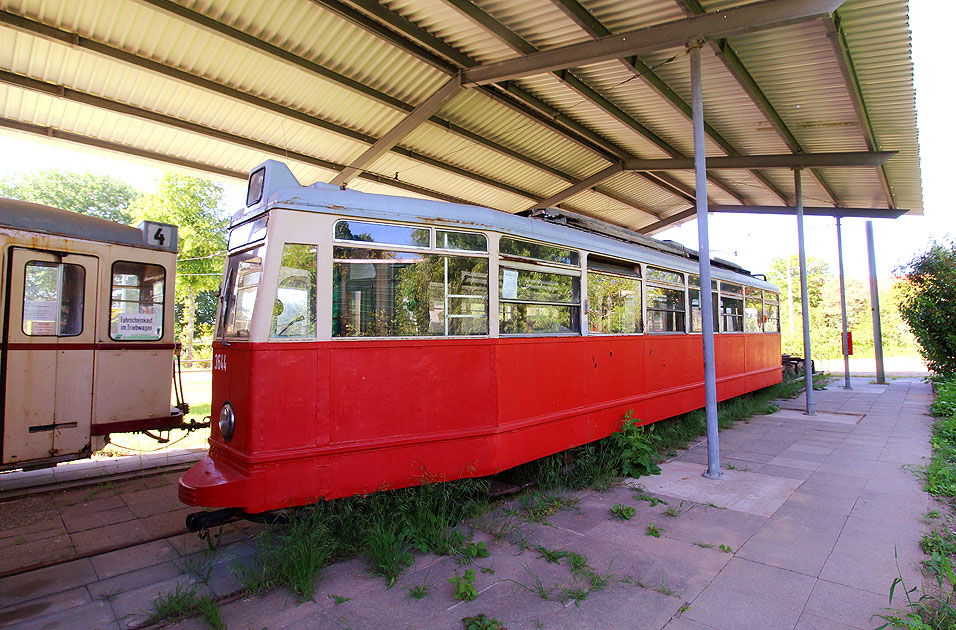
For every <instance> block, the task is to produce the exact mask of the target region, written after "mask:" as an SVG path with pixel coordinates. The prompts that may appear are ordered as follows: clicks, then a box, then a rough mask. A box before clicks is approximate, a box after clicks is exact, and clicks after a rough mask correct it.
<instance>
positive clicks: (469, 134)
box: [0, 0, 577, 182]
mask: <svg viewBox="0 0 956 630" xmlns="http://www.w3.org/2000/svg"><path fill="white" fill-rule="evenodd" d="M139 1H140V2H143V3H146V4H148V5H150V6H151V7H153V8H155V9H158V10H160V11H163V12H165V13H168V14H169V15H171V16H173V17H175V18H176V19H178V20H180V21H184V22H187V23H189V24H192V25H193V26H197V27H200V28H203V29H205V30H206V31H208V32H210V33H212V34H214V35H217V36H220V37H225V38H227V39H231V40H232V41H235V42H237V43H240V44H242V45H244V46H246V47H247V48H251V49H253V50H255V51H257V52H260V53H263V54H265V55H268V56H270V57H273V58H274V59H277V60H279V61H281V62H283V63H288V64H291V65H294V66H296V67H298V68H300V69H302V70H304V71H306V72H309V73H311V74H315V75H316V76H319V77H321V78H322V79H325V80H327V81H329V82H331V83H334V84H335V85H338V86H340V87H344V88H346V89H349V90H352V91H353V92H355V93H357V94H360V95H361V96H365V97H367V98H370V99H372V100H374V101H376V102H378V103H381V104H383V105H386V106H388V107H392V108H394V109H396V110H398V111H402V112H411V111H413V110H414V109H415V106H414V105H412V104H410V103H406V102H404V101H402V100H400V99H397V98H395V97H393V96H391V95H389V94H386V93H384V92H381V91H379V90H376V89H375V88H372V87H370V86H367V85H364V84H362V83H359V82H358V81H355V80H354V79H351V78H349V77H347V76H345V75H343V74H340V73H338V72H334V71H332V70H329V69H328V68H325V67H324V66H322V65H320V64H317V63H315V62H313V61H309V60H308V59H304V58H302V57H300V56H298V55H295V54H293V53H291V52H289V51H287V50H285V49H282V48H279V47H278V46H275V45H273V44H270V43H268V42H265V41H263V40H261V39H258V38H256V37H253V36H252V35H249V34H248V33H246V32H244V31H241V30H239V29H236V28H233V27H231V26H228V25H226V24H223V23H221V22H218V21H216V20H213V19H212V18H210V17H207V16H205V15H203V14H201V13H198V12H196V11H192V10H191V9H187V8H186V7H183V6H180V5H178V4H175V3H173V2H170V1H169V0H139ZM8 16H10V17H8ZM0 23H7V24H9V25H11V26H18V27H19V28H21V29H22V30H31V29H33V30H36V29H37V26H33V25H38V26H39V27H40V28H41V29H52V27H47V26H45V25H42V24H40V23H38V22H32V21H31V20H28V19H26V18H22V17H21V16H17V15H15V14H8V13H6V12H2V11H0ZM53 30H56V29H53ZM74 37H75V39H76V42H77V45H78V46H79V47H81V48H86V49H90V50H94V51H95V52H99V53H100V54H107V55H109V56H113V55H115V54H117V53H119V56H118V57H117V58H122V57H123V56H127V55H128V56H129V57H132V58H134V59H136V60H139V59H142V58H140V57H136V56H135V55H130V54H129V53H126V52H125V51H121V50H118V49H115V48H111V47H109V46H106V45H104V44H100V43H98V42H95V41H92V40H87V39H86V38H83V37H80V36H78V35H74ZM414 56H415V57H416V58H418V59H421V58H422V57H423V56H426V55H423V54H417V55H414ZM147 61H149V60H147ZM426 63H429V64H430V65H433V64H434V63H438V61H437V60H435V59H428V60H426ZM155 65H156V66H160V67H162V68H164V66H161V64H155ZM439 70H441V71H443V72H446V70H447V71H448V72H446V74H450V75H453V74H455V72H454V71H453V69H451V68H449V67H447V64H445V63H444V62H441V67H440V68H439ZM159 71H161V70H159ZM178 76H181V77H191V76H193V75H190V74H188V73H185V72H182V71H178ZM183 80H189V79H187V78H183ZM206 83H212V84H213V85H214V86H218V85H219V84H216V83H214V82H208V81H207V82H206ZM204 87H209V86H207V85H204ZM234 92H239V91H238V90H234ZM240 93H241V94H245V93H244V92H240ZM260 100H261V99H260ZM283 109H285V108H283ZM289 111H292V112H297V110H289ZM428 120H429V122H430V123H432V124H434V125H436V126H438V127H441V128H442V129H444V130H446V131H448V132H450V133H452V134H454V135H456V136H459V137H461V138H464V139H466V140H469V141H471V142H474V143H476V144H480V145H482V146H484V147H487V148H489V149H491V150H492V151H496V152H498V153H501V154H503V155H506V156H508V157H510V158H512V159H515V160H518V161H519V162H522V163H524V164H527V165H528V166H531V167H534V168H537V169H540V170H542V171H545V172H546V173H549V174H551V175H554V176H555V177H559V178H561V179H563V180H565V181H568V182H574V181H577V180H576V178H574V177H573V176H571V175H569V174H567V173H564V172H562V171H560V170H559V169H556V168H554V167H553V166H550V165H548V164H545V163H544V162H541V161H539V160H535V159H533V158H530V157H528V156H526V155H523V154H521V153H519V152H518V151H515V150H514V149H511V148H509V147H506V146H504V145H501V144H499V143H496V142H494V141H492V140H490V139H488V138H484V137H482V136H479V135H478V134H476V133H474V132H473V131H469V130H468V129H465V128H464V127H461V126H460V125H456V124H455V123H453V122H451V121H448V120H445V119H443V118H440V117H438V116H431V117H430V118H429V119H428Z"/></svg>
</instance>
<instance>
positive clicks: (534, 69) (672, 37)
mask: <svg viewBox="0 0 956 630" xmlns="http://www.w3.org/2000/svg"><path fill="white" fill-rule="evenodd" d="M841 4H843V0H762V1H761V2H754V3H751V4H745V5H742V6H738V7H733V8H730V9H726V10H724V11H720V12H714V13H704V14H702V15H699V16H692V17H687V18H683V19H680V20H673V21H671V22H665V23H663V24H657V25H654V26H648V27H646V28H641V29H637V30H633V31H628V32H625V33H618V34H615V35H609V36H606V37H602V38H600V39H596V40H592V41H589V42H582V43H580V44H571V45H569V46H561V47H559V48H554V49H551V50H547V51H544V52H538V53H533V54H529V55H525V56H524V57H519V58H517V59H508V60H505V61H498V62H495V63H489V64H485V65H482V66H478V67H475V68H471V69H468V70H465V71H464V72H463V73H462V84H464V85H466V86H474V85H487V84H489V83H497V82H498V81H507V80H510V79H520V78H523V77H529V76H534V75H536V74H543V73H545V72H549V71H552V70H564V69H567V68H575V67H580V66H585V65H588V64H592V63H598V62H601V61H608V60H611V59H619V58H621V57H628V56H630V55H641V54H646V53H651V52H657V51H660V50H666V49H668V48H678V47H681V46H683V45H684V44H686V43H687V42H691V41H695V40H700V39H713V38H718V37H729V36H731V35H740V34H742V33H750V32H753V31H757V30H761V29H765V28H771V27H774V26H783V25H786V24H793V23H796V22H801V21H805V20H808V19H813V18H816V17H819V16H821V15H824V14H826V13H830V12H831V11H835V10H836V9H837V7H839V6H840V5H841Z"/></svg>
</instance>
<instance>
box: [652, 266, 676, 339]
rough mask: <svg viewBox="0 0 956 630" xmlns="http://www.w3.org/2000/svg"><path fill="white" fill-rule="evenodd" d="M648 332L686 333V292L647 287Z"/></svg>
mask: <svg viewBox="0 0 956 630" xmlns="http://www.w3.org/2000/svg"><path fill="white" fill-rule="evenodd" d="M648 275H650V274H648ZM647 330H648V332H684V292H683V291H682V290H681V289H669V288H665V287H655V286H648V287H647Z"/></svg>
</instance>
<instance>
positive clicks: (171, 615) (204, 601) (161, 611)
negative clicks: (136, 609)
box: [146, 583, 226, 630]
mask: <svg viewBox="0 0 956 630" xmlns="http://www.w3.org/2000/svg"><path fill="white" fill-rule="evenodd" d="M196 613H198V614H199V615H200V616H201V617H202V618H203V621H205V622H206V624H207V625H208V626H209V627H210V628H212V630H225V629H226V623H225V622H224V621H223V619H222V614H221V613H220V611H219V607H218V606H217V605H216V602H215V601H213V599H212V598H211V597H209V596H208V595H202V596H200V595H199V594H198V593H197V592H196V587H195V586H194V585H192V584H188V585H186V584H181V583H180V584H177V585H176V590H174V591H172V592H166V593H160V594H159V595H157V596H156V599H154V600H153V610H152V612H151V613H150V614H149V617H148V619H147V620H146V623H147V624H154V623H158V622H160V621H167V620H172V619H180V618H183V617H188V616H191V615H194V614H196Z"/></svg>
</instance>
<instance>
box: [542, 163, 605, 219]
mask: <svg viewBox="0 0 956 630" xmlns="http://www.w3.org/2000/svg"><path fill="white" fill-rule="evenodd" d="M620 172H621V163H620V162H618V163H617V164H612V165H611V166H609V167H607V168H606V169H604V170H602V171H599V172H597V173H595V174H594V175H592V176H590V177H588V178H587V179H583V180H581V181H580V182H578V183H577V184H574V185H573V186H569V187H567V188H565V189H564V190H562V191H561V192H559V193H558V194H556V195H553V196H551V197H548V198H547V199H543V200H541V201H538V202H537V203H535V204H534V206H532V208H533V209H539V208H549V207H551V206H556V205H557V204H559V203H560V202H562V201H564V200H565V199H567V198H568V197H573V196H574V195H576V194H578V193H579V192H581V191H584V190H587V189H589V188H591V187H592V186H595V185H597V184H599V183H600V182H603V181H604V180H605V179H608V178H610V177H614V176H615V175H617V174H618V173H620Z"/></svg>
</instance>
